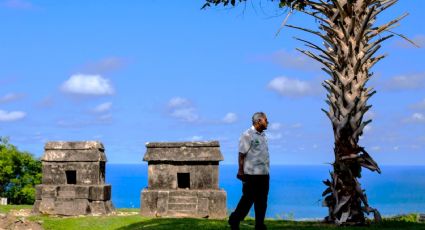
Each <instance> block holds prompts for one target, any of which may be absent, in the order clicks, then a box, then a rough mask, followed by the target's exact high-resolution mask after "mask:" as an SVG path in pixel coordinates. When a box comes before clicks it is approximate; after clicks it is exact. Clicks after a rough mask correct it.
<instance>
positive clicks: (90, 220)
mask: <svg viewBox="0 0 425 230" xmlns="http://www.w3.org/2000/svg"><path fill="white" fill-rule="evenodd" d="M31 208H32V207H31V206H29V205H7V206H0V213H3V214H2V215H3V216H5V215H6V214H7V213H8V214H13V213H15V212H17V213H29V212H30V210H31ZM18 210H19V211H18ZM138 211H139V210H138V209H118V210H117V212H116V214H114V215H110V216H82V217H57V216H56V217H55V216H45V215H38V216H25V217H20V216H16V219H20V220H21V221H31V222H34V223H38V224H40V225H41V227H43V228H44V229H46V230H47V229H53V230H66V229H87V230H96V229H102V230H104V229H118V230H130V229H131V230H133V229H159V230H161V229H172V230H179V229H188V228H191V229H229V228H228V225H227V221H226V220H208V219H192V218H181V219H177V218H147V217H142V216H140V215H139V214H138ZM0 218H1V217H0ZM23 219H24V220H23ZM254 224H255V222H254V220H253V219H248V220H246V221H244V222H242V223H241V229H254ZM266 224H267V227H268V229H301V230H303V229H305V230H307V229H336V228H337V226H336V225H332V224H324V223H321V222H319V221H292V220H291V221H289V220H275V219H268V220H267V221H266ZM0 227H4V226H0ZM350 229H355V230H360V229H425V223H419V222H418V215H417V214H410V215H404V216H399V217H392V218H384V220H383V222H382V223H380V224H370V225H368V226H360V227H359V226H357V227H344V230H350Z"/></svg>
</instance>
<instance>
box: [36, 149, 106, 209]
mask: <svg viewBox="0 0 425 230" xmlns="http://www.w3.org/2000/svg"><path fill="white" fill-rule="evenodd" d="M41 160H42V173H43V174H42V177H43V178H42V184H41V185H37V186H36V201H35V203H34V207H33V212H35V213H42V214H54V215H66V216H76V215H87V214H107V213H110V212H112V211H113V210H114V207H113V205H112V202H111V190H112V189H111V185H108V184H105V164H106V155H105V153H104V147H103V145H102V143H100V142H94V141H86V142H48V143H47V144H46V145H45V153H44V155H43V157H42V159H41Z"/></svg>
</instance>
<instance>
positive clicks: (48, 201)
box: [38, 197, 56, 214]
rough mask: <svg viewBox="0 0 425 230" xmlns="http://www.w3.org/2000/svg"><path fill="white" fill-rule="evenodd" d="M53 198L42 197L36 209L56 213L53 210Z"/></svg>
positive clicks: (44, 212)
mask: <svg viewBox="0 0 425 230" xmlns="http://www.w3.org/2000/svg"><path fill="white" fill-rule="evenodd" d="M55 200H56V199H55V198H47V197H46V198H42V200H41V201H40V203H39V209H38V211H39V212H40V213H43V214H56V212H55V207H56V206H55Z"/></svg>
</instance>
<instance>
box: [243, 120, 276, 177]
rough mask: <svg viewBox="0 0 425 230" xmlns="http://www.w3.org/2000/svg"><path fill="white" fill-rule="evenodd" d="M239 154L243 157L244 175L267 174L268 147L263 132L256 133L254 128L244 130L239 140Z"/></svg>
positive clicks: (268, 161) (268, 168) (268, 167)
mask: <svg viewBox="0 0 425 230" xmlns="http://www.w3.org/2000/svg"><path fill="white" fill-rule="evenodd" d="M239 152H240V153H242V154H244V155H245V161H244V168H243V170H244V173H245V174H248V175H268V174H269V170H270V160H269V147H268V143H267V137H266V134H265V133H264V132H261V133H260V132H258V131H257V130H256V129H255V128H254V126H252V127H251V128H250V129H248V130H246V131H245V132H244V133H243V134H242V135H241V138H240V140H239Z"/></svg>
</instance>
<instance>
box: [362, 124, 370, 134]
mask: <svg viewBox="0 0 425 230" xmlns="http://www.w3.org/2000/svg"><path fill="white" fill-rule="evenodd" d="M371 130H372V125H366V126H365V127H364V128H363V133H368V132H370V131H371Z"/></svg>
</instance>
